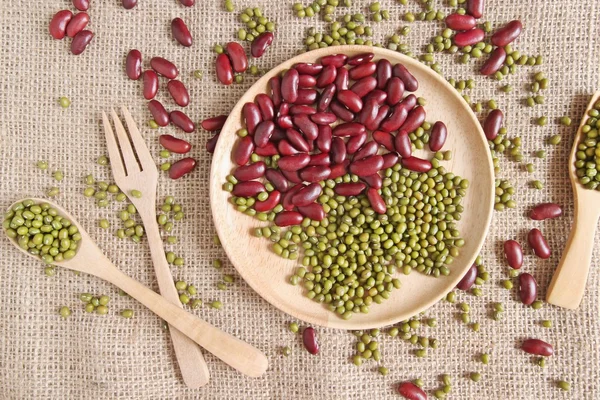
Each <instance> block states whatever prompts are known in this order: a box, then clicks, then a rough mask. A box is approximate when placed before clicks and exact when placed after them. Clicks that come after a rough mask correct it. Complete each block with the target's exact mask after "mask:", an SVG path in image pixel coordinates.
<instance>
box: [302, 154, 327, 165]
mask: <svg viewBox="0 0 600 400" xmlns="http://www.w3.org/2000/svg"><path fill="white" fill-rule="evenodd" d="M329 164H331V158H330V157H329V153H319V154H311V155H310V162H309V163H308V166H309V167H314V166H316V165H324V166H329Z"/></svg>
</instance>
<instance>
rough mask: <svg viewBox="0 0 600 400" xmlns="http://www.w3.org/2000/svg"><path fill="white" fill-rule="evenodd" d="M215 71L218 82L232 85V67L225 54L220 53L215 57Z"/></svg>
mask: <svg viewBox="0 0 600 400" xmlns="http://www.w3.org/2000/svg"><path fill="white" fill-rule="evenodd" d="M215 70H216V72H217V79H218V80H219V82H221V83H222V84H224V85H231V84H232V83H233V66H232V65H231V60H230V59H229V56H228V55H227V54H225V53H221V54H219V55H218V56H217V60H216V61H215Z"/></svg>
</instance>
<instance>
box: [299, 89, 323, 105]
mask: <svg viewBox="0 0 600 400" xmlns="http://www.w3.org/2000/svg"><path fill="white" fill-rule="evenodd" d="M318 94H319V92H317V91H316V90H315V89H298V98H296V101H295V102H294V104H305V105H308V104H314V103H316V102H317V95H318Z"/></svg>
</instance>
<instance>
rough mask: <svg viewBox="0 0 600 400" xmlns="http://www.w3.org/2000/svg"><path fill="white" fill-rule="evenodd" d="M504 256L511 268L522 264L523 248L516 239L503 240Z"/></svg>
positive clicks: (516, 267) (519, 266) (517, 267)
mask: <svg viewBox="0 0 600 400" xmlns="http://www.w3.org/2000/svg"><path fill="white" fill-rule="evenodd" d="M504 257H506V260H507V261H508V265H510V267H511V268H514V269H519V268H521V266H522V265H523V249H522V248H521V245H520V244H519V242H517V241H516V240H507V241H506V242H504Z"/></svg>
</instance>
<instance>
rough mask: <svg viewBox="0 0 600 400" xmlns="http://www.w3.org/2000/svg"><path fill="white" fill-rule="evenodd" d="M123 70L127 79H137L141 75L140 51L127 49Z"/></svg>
mask: <svg viewBox="0 0 600 400" xmlns="http://www.w3.org/2000/svg"><path fill="white" fill-rule="evenodd" d="M125 72H126V73H127V76H128V77H129V79H133V80H134V81H137V80H138V79H140V76H142V53H140V51H139V50H135V49H133V50H129V53H127V58H125Z"/></svg>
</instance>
